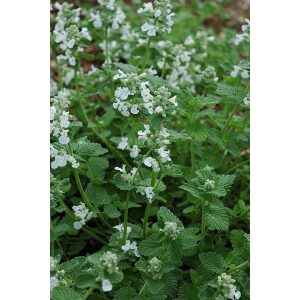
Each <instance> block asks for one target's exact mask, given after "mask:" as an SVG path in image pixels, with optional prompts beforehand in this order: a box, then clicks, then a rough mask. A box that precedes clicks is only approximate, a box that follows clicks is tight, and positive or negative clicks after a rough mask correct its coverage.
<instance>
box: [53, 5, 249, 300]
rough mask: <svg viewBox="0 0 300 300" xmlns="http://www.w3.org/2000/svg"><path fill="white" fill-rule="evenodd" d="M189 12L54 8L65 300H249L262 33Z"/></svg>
mask: <svg viewBox="0 0 300 300" xmlns="http://www.w3.org/2000/svg"><path fill="white" fill-rule="evenodd" d="M78 2H81V1H78ZM184 2H185V1H172V5H171V6H170V7H169V6H168V5H170V1H168V0H163V1H156V3H155V4H153V6H152V9H153V7H154V9H158V8H159V7H161V10H160V12H159V13H157V15H156V16H155V17H153V16H152V10H151V8H149V7H148V10H147V9H146V11H140V12H139V13H137V10H138V9H139V8H142V7H143V3H142V1H139V0H135V1H131V2H130V5H129V4H128V3H125V1H115V2H114V1H108V0H102V1H99V3H97V4H96V3H89V2H88V1H87V2H84V1H82V4H81V5H80V8H81V11H80V10H78V9H77V8H78V6H76V5H74V6H72V5H68V4H66V3H64V4H62V5H59V4H55V5H53V8H52V11H51V29H52V34H51V62H52V63H51V67H52V68H51V97H52V98H51V202H50V206H51V299H53V300H70V299H72V300H77V299H78V300H80V299H83V300H84V299H89V300H93V299H94V300H96V299H115V300H128V299H132V300H133V299H147V300H162V299H176V300H193V299H201V300H213V299H217V300H222V299H245V300H246V299H249V297H250V296H249V238H250V236H249V210H250V206H249V196H250V195H249V115H250V113H249V103H248V102H249V101H248V100H249V34H248V30H249V27H248V25H249V24H248V23H246V25H243V27H242V30H240V27H241V26H242V24H243V23H239V22H236V23H235V24H238V26H235V27H233V26H230V25H229V24H230V22H229V21H230V18H231V16H230V15H229V14H228V13H227V12H226V9H225V8H226V5H227V4H228V3H229V2H230V1H192V4H184ZM114 3H115V4H114ZM160 5H161V6H160ZM168 9H169V10H168ZM121 12H122V13H121ZM173 12H174V13H175V15H174V16H173V15H172V16H171V17H172V20H173V21H174V25H173V24H172V22H170V19H171V17H168V15H170V14H172V13H173ZM123 13H124V16H123V15H122V14H123ZM125 15H126V18H125ZM164 18H165V19H166V20H167V21H166V20H165V19H164ZM212 18H214V19H215V18H217V20H218V26H217V27H214V26H212V25H210V22H209V20H211V19H212ZM145 22H148V23H147V24H148V25H149V24H150V25H149V26H150V27H149V26H148V25H147V26H148V27H147V26H146V27H147V28H144V29H145V30H143V29H141V27H142V26H143V24H145ZM151 22H152V23H151ZM242 22H244V20H242ZM151 24H152V25H153V26H154V27H153V28H155V30H156V32H155V35H153V32H152V31H151V30H153V28H152V27H151V26H152V25H151ZM171 27H172V28H171ZM169 29H170V30H171V32H168V31H170V30H169ZM124 103H126V104H125V106H124ZM126 105H127V106H126Z"/></svg>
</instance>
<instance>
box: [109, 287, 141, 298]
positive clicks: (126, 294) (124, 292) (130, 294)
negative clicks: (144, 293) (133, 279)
mask: <svg viewBox="0 0 300 300" xmlns="http://www.w3.org/2000/svg"><path fill="white" fill-rule="evenodd" d="M129 299H130V300H139V295H138V294H137V292H136V290H135V289H134V288H132V287H129V286H128V287H123V288H120V289H119V290H118V291H117V292H116V294H115V297H114V300H129Z"/></svg>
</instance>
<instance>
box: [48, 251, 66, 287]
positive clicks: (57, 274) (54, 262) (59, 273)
mask: <svg viewBox="0 0 300 300" xmlns="http://www.w3.org/2000/svg"><path fill="white" fill-rule="evenodd" d="M58 264H59V259H58V258H55V257H52V256H51V257H50V272H51V274H52V276H50V291H51V292H52V290H53V289H54V288H55V287H57V286H59V283H60V281H61V280H62V278H63V276H64V275H65V271H64V270H58V269H57V267H58Z"/></svg>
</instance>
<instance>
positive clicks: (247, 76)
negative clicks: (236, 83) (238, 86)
mask: <svg viewBox="0 0 300 300" xmlns="http://www.w3.org/2000/svg"><path fill="white" fill-rule="evenodd" d="M241 77H242V78H244V79H247V78H249V73H248V71H247V70H243V71H242V72H241Z"/></svg>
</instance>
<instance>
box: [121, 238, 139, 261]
mask: <svg viewBox="0 0 300 300" xmlns="http://www.w3.org/2000/svg"><path fill="white" fill-rule="evenodd" d="M121 249H122V250H123V251H124V252H127V251H129V250H132V251H133V254H134V255H135V256H136V257H141V256H140V254H139V253H138V249H137V244H136V242H135V241H134V242H132V243H131V242H130V241H129V240H126V243H125V245H123V246H122V247H121Z"/></svg>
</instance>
